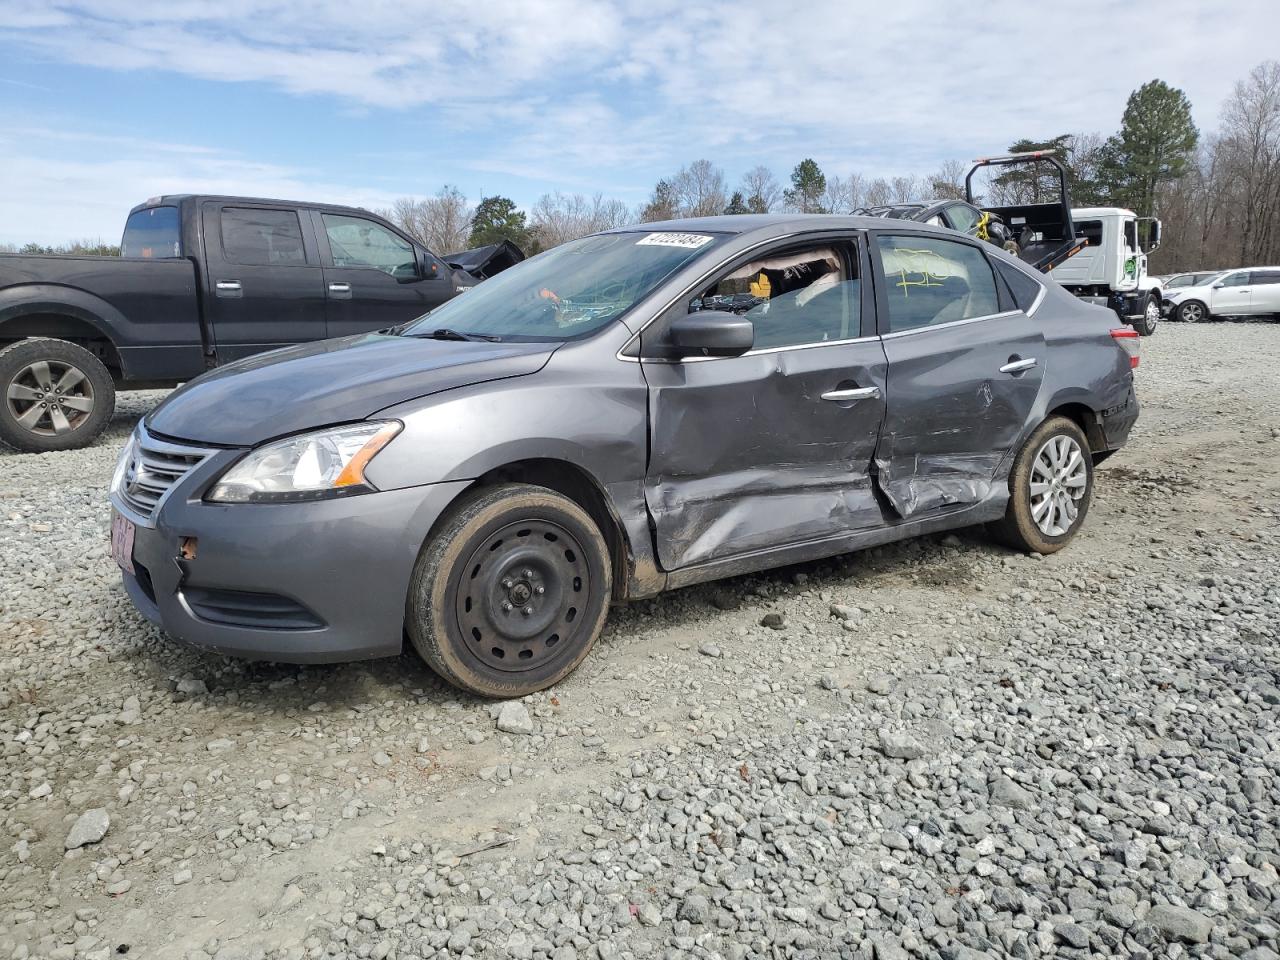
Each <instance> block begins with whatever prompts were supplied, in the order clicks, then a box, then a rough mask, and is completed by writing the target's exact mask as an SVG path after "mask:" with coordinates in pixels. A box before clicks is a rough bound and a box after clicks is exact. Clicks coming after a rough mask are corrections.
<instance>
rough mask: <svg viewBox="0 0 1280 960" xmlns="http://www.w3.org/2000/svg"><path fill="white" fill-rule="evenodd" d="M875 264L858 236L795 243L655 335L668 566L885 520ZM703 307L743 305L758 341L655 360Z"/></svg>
mask: <svg viewBox="0 0 1280 960" xmlns="http://www.w3.org/2000/svg"><path fill="white" fill-rule="evenodd" d="M866 264H867V261H866V258H865V255H864V254H863V252H862V251H860V250H859V248H858V246H857V245H856V242H855V240H854V239H853V238H852V237H851V236H847V235H846V236H839V235H837V236H831V237H827V238H824V239H814V240H806V241H803V242H797V241H795V240H792V241H789V242H781V243H779V244H776V245H773V246H771V247H769V248H766V249H764V250H762V251H759V252H753V253H751V254H746V255H743V257H741V258H739V259H738V260H737V261H735V262H734V263H732V264H730V265H728V266H727V267H726V268H724V269H723V270H722V271H721V272H720V273H719V275H718V276H717V277H715V278H713V279H712V281H711V282H709V283H708V284H707V285H705V286H704V287H702V288H701V289H699V290H696V291H692V292H691V293H690V295H689V296H688V297H686V298H684V299H682V300H681V301H679V302H677V304H676V305H675V306H674V307H672V308H671V310H669V311H668V312H667V313H666V314H665V315H664V316H662V317H660V318H659V319H658V320H656V321H654V323H652V324H651V325H650V326H649V327H647V328H645V330H644V332H643V333H642V334H641V342H642V353H643V354H644V356H645V359H642V361H641V365H642V369H643V371H644V376H645V380H646V382H647V383H648V386H649V417H650V459H649V467H648V472H647V476H646V478H645V499H646V501H647V503H648V506H649V512H650V515H651V517H652V521H653V525H654V532H655V539H656V544H657V551H658V558H659V561H660V563H661V565H662V567H663V569H666V570H674V569H679V568H682V567H687V566H691V565H695V564H699V563H705V562H708V561H714V560H720V559H724V558H727V557H732V556H739V555H742V554H746V553H751V552H755V551H759V550H768V549H771V548H774V547H781V546H787V545H792V544H799V543H805V542H810V541H815V540H823V539H829V538H833V537H839V536H843V535H845V534H847V533H849V532H851V531H853V530H857V529H860V528H866V527H872V526H878V525H879V524H880V523H881V522H882V520H883V514H882V511H881V509H880V506H879V503H878V502H877V499H876V496H875V494H874V492H873V490H872V486H871V479H870V468H871V457H872V454H873V452H874V450H875V445H876V438H877V436H878V435H879V432H880V422H881V419H882V417H883V415H884V371H885V364H884V352H883V350H882V349H881V347H880V342H879V340H878V339H877V338H876V337H875V336H874V322H873V321H872V319H871V314H872V312H873V311H872V309H871V303H872V301H871V299H870V294H869V290H868V289H867V288H866V287H865V285H864V284H863V282H862V280H863V278H864V277H865V276H866V271H867V269H868V268H867V265H866ZM701 309H714V310H732V311H733V312H737V313H743V314H744V315H745V316H747V317H748V318H749V319H751V320H752V322H753V324H754V326H755V346H754V348H753V349H752V350H750V351H749V352H748V353H746V354H744V355H743V356H739V357H719V358H703V357H691V358H687V359H683V360H671V359H663V358H661V357H654V356H653V354H654V352H655V350H656V351H657V352H659V353H660V352H661V350H662V347H663V343H664V340H663V337H664V330H665V325H666V324H667V323H669V322H670V321H671V320H672V319H674V318H675V317H676V316H678V315H682V314H685V313H688V312H692V311H696V310H701ZM864 317H866V318H867V324H866V326H864V324H863V318H864ZM651 358H652V359H651Z"/></svg>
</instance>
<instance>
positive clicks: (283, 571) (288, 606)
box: [112, 451, 467, 663]
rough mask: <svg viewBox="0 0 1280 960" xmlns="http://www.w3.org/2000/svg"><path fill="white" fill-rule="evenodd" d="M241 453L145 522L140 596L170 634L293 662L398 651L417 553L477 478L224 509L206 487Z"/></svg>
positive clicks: (223, 455)
mask: <svg viewBox="0 0 1280 960" xmlns="http://www.w3.org/2000/svg"><path fill="white" fill-rule="evenodd" d="M238 455H239V452H238V451H219V452H218V453H216V454H215V455H214V456H213V457H211V458H210V461H208V462H206V463H204V464H202V465H201V466H200V467H198V468H197V469H195V470H193V471H192V473H191V475H189V476H187V477H185V478H184V479H183V480H180V481H179V482H178V483H177V484H176V485H175V487H174V489H173V491H172V493H171V494H170V495H169V496H168V497H167V498H166V500H165V501H164V502H162V503H161V504H160V506H159V508H158V509H157V511H156V513H155V517H154V519H152V518H149V517H144V516H141V515H139V513H138V512H136V511H133V510H131V509H130V508H129V504H128V503H127V502H126V501H124V500H123V499H122V498H120V497H119V496H118V495H117V494H115V493H113V494H112V504H113V506H114V507H115V508H116V510H117V511H119V512H121V513H122V514H123V515H124V516H125V517H126V518H128V519H130V520H131V521H133V522H134V523H135V530H134V539H133V549H132V562H133V567H134V571H133V572H132V573H130V572H128V571H122V575H123V580H124V587H125V590H126V591H127V592H128V594H129V597H130V599H132V601H133V603H134V605H135V606H136V607H137V608H138V610H139V612H141V613H142V614H143V616H145V617H146V618H147V619H148V620H151V621H152V622H153V623H155V624H157V625H158V626H159V627H160V628H161V629H163V630H164V631H165V632H166V633H167V634H169V635H171V636H173V637H175V638H177V639H180V640H183V641H185V642H187V643H190V644H192V645H194V646H197V647H202V648H205V649H208V650H210V651H214V652H217V653H223V654H229V655H232V656H240V657H247V658H251V659H258V660H278V661H284V662H290V663H326V662H337V661H345V660H360V659H367V658H371V657H383V656H394V655H395V654H398V653H399V652H400V650H401V647H402V642H403V636H404V618H405V604H406V600H407V598H408V592H409V583H410V579H411V577H412V574H413V567H414V564H415V563H416V562H417V558H418V553H419V551H420V549H421V547H422V544H423V543H424V542H425V540H426V538H427V535H428V533H429V532H430V530H431V527H432V525H433V524H434V523H435V521H436V520H437V519H438V518H439V516H440V514H441V513H442V512H443V511H444V510H445V509H446V508H447V507H448V505H449V503H450V502H452V500H453V499H454V498H455V497H456V496H457V495H458V493H460V492H461V491H462V490H464V489H465V488H466V486H467V483H466V482H465V481H464V482H458V483H445V484H431V485H427V486H422V487H411V488H408V489H404V490H390V491H382V492H378V493H369V494H363V495H359V496H352V497H345V498H340V499H334V500H321V501H313V502H310V503H278V504H214V503H206V502H204V501H203V500H202V499H200V498H201V497H202V496H203V492H204V489H206V488H207V486H208V485H209V483H210V482H211V481H212V480H213V479H214V478H215V477H216V476H218V475H219V474H220V473H221V472H222V470H223V469H225V466H226V465H227V464H229V463H230V462H231V461H233V460H234V459H235V458H236V457H237V456H238Z"/></svg>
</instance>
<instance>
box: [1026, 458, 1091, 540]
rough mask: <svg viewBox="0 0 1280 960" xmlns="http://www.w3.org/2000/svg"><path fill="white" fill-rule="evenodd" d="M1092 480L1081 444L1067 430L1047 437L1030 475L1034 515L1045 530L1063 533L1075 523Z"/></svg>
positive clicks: (1037, 522)
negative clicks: (1080, 502) (1066, 432)
mask: <svg viewBox="0 0 1280 960" xmlns="http://www.w3.org/2000/svg"><path fill="white" fill-rule="evenodd" d="M1088 484H1089V470H1088V465H1087V464H1086V463H1085V459H1084V452H1083V451H1082V450H1081V449H1080V444H1078V443H1076V441H1075V439H1074V438H1072V437H1069V436H1066V435H1064V434H1058V435H1057V436H1054V437H1050V438H1049V439H1048V440H1046V441H1045V442H1044V444H1043V445H1042V446H1041V447H1040V449H1039V450H1038V451H1037V452H1036V457H1035V460H1034V461H1033V463H1032V466H1031V477H1030V488H1031V489H1030V494H1031V518H1032V520H1034V521H1035V524H1036V526H1037V527H1039V528H1040V532H1041V533H1043V534H1044V535H1045V536H1049V537H1061V536H1063V535H1065V534H1066V533H1067V532H1068V531H1069V530H1070V529H1071V528H1072V526H1074V525H1075V522H1076V519H1077V517H1078V516H1079V513H1080V510H1079V506H1078V502H1079V501H1080V500H1081V499H1082V498H1083V497H1084V494H1085V490H1086V488H1087V487H1088Z"/></svg>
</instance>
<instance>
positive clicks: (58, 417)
mask: <svg viewBox="0 0 1280 960" xmlns="http://www.w3.org/2000/svg"><path fill="white" fill-rule="evenodd" d="M0 390H3V391H4V396H3V398H0V441H3V442H4V443H5V444H7V445H8V446H10V447H13V448H14V449H15V450H21V451H23V452H26V453H49V452H51V451H54V450H75V449H78V448H80V447H87V446H89V444H91V443H93V441H94V440H96V439H97V438H98V436H99V435H100V434H101V433H102V431H103V430H105V429H106V427H107V424H108V423H109V422H110V421H111V414H112V412H113V411H114V409H115V404H116V390H115V384H114V383H112V381H111V374H110V373H109V372H107V368H106V367H104V366H103V365H102V361H101V360H99V359H98V358H97V357H95V356H94V355H93V354H91V353H90V352H89V351H88V350H85V349H84V348H82V347H78V346H76V345H75V344H74V343H68V342H67V341H65V340H51V339H49V338H47V337H32V338H31V339H28V340H19V341H18V342H17V343H14V344H11V345H10V346H8V347H6V348H5V349H4V350H0Z"/></svg>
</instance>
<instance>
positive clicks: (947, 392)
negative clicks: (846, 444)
mask: <svg viewBox="0 0 1280 960" xmlns="http://www.w3.org/2000/svg"><path fill="white" fill-rule="evenodd" d="M873 250H874V254H875V262H876V273H875V276H876V288H877V298H878V301H879V315H880V321H881V328H880V329H881V333H882V334H883V342H884V351H885V355H886V357H887V358H888V364H889V372H888V398H887V410H886V414H885V423H884V428H883V430H882V431H881V434H880V445H879V448H878V449H877V451H876V456H875V460H876V467H877V482H878V484H879V486H880V489H881V490H882V491H883V493H884V494H885V497H886V498H887V499H888V500H889V502H890V503H891V504H892V505H893V508H894V510H895V511H896V512H897V513H898V515H899V516H900V517H902V518H904V519H917V518H920V517H925V516H929V515H932V514H937V513H944V512H947V511H950V510H955V509H960V508H963V507H967V506H972V505H973V504H975V503H978V502H979V501H981V500H983V499H984V498H986V497H987V496H988V494H990V493H991V492H992V491H993V489H995V485H996V484H1000V483H1003V482H1004V477H1005V474H1006V473H1007V470H1008V461H1009V458H1010V457H1011V455H1012V453H1013V445H1014V444H1015V443H1016V442H1017V440H1018V438H1019V437H1020V436H1021V435H1022V433H1023V428H1024V427H1025V426H1026V424H1027V421H1028V419H1029V418H1030V416H1031V411H1032V408H1033V406H1034V404H1035V400H1036V396H1037V395H1038V394H1039V392H1040V384H1041V381H1042V379H1043V376H1044V367H1045V363H1046V360H1047V356H1046V353H1045V342H1044V336H1043V334H1042V333H1041V332H1040V328H1039V325H1038V324H1037V323H1036V322H1035V321H1034V320H1032V319H1030V318H1028V317H1027V315H1026V314H1025V313H1023V312H1022V311H1021V310H1018V309H1016V308H1015V305H1014V303H1013V302H1012V300H1011V298H1010V294H1009V293H1008V292H1007V291H1006V290H1004V289H1003V288H1002V287H998V286H997V281H996V278H995V275H994V273H993V271H992V268H991V263H990V261H989V260H988V259H987V256H986V254H985V253H984V252H983V250H982V249H981V248H980V247H979V246H977V245H976V244H975V243H973V242H971V241H964V240H960V239H955V240H951V239H943V238H941V237H937V236H936V235H919V234H916V235H910V234H905V233H904V234H896V233H895V234H887V233H882V234H878V235H876V237H875V241H874V245H873Z"/></svg>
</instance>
